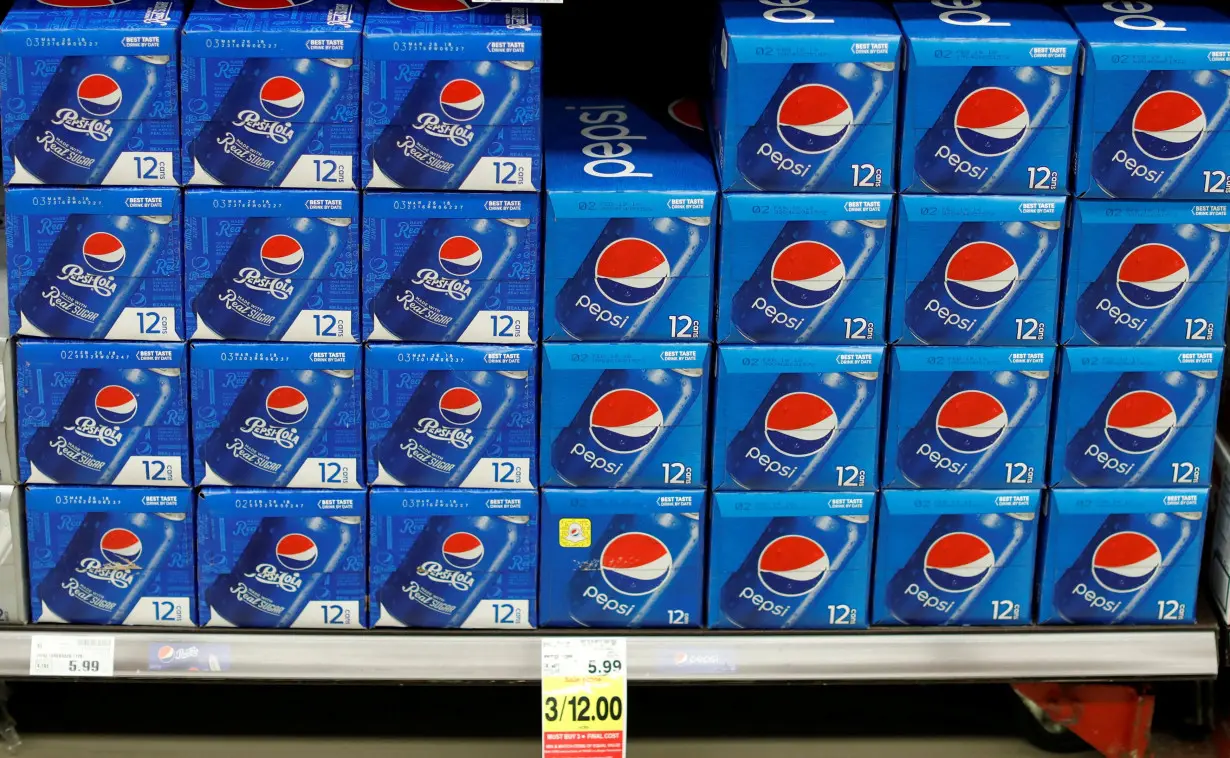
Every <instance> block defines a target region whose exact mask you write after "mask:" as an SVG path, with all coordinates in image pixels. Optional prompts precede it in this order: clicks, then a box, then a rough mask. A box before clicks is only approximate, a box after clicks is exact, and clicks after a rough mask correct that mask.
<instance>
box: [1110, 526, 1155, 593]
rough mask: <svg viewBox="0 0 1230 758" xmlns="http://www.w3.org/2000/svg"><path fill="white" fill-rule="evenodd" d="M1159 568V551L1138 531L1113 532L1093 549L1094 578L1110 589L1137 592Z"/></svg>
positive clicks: (1112, 590)
mask: <svg viewBox="0 0 1230 758" xmlns="http://www.w3.org/2000/svg"><path fill="white" fill-rule="evenodd" d="M1161 567H1162V551H1161V550H1159V549H1158V547H1157V543H1156V542H1154V541H1153V540H1151V539H1149V537H1148V536H1146V535H1143V534H1141V533H1140V532H1116V533H1115V534H1112V535H1110V536H1109V537H1107V538H1106V539H1104V540H1102V542H1101V543H1100V544H1099V545H1098V546H1097V548H1096V549H1095V550H1094V551H1093V578H1094V579H1096V580H1097V582H1098V584H1100V585H1102V586H1103V587H1105V588H1106V589H1108V590H1110V591H1111V592H1136V591H1137V590H1139V589H1142V588H1143V587H1144V586H1145V585H1147V584H1148V583H1149V582H1150V581H1151V580H1152V579H1153V577H1154V576H1155V575H1156V574H1157V572H1158V570H1159V569H1161Z"/></svg>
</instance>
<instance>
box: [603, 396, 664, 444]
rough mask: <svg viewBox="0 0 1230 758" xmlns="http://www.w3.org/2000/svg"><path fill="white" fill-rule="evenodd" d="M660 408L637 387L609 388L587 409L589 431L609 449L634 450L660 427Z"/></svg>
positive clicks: (652, 439)
mask: <svg viewBox="0 0 1230 758" xmlns="http://www.w3.org/2000/svg"><path fill="white" fill-rule="evenodd" d="M662 424H663V418H662V409H661V408H659V407H658V404H657V403H656V402H654V399H653V398H652V397H650V396H649V395H646V394H645V393H644V392H641V391H640V390H630V389H617V390H611V391H610V392H608V393H606V394H605V395H603V396H602V397H600V398H598V402H596V403H594V408H593V410H592V411H590V412H589V434H590V436H591V437H593V438H594V442H597V443H598V444H599V445H601V446H602V447H603V448H604V449H606V450H610V451H611V452H612V453H635V452H636V451H638V450H643V449H645V448H646V447H648V446H649V445H650V444H652V443H653V441H654V440H655V439H657V437H658V433H659V432H661V431H662Z"/></svg>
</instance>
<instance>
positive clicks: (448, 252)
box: [439, 236, 483, 276]
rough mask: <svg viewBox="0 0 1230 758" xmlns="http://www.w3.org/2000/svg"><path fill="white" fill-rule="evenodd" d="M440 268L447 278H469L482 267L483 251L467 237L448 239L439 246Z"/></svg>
mask: <svg viewBox="0 0 1230 758" xmlns="http://www.w3.org/2000/svg"><path fill="white" fill-rule="evenodd" d="M439 256H440V268H442V269H444V272H445V273H446V274H448V275H449V276H470V275H471V274H473V273H474V272H475V271H478V267H479V266H481V265H483V249H482V248H481V247H479V246H478V243H477V242H475V241H474V240H472V239H470V238H469V237H462V236H457V237H449V238H448V239H446V240H444V244H442V245H440V252H439Z"/></svg>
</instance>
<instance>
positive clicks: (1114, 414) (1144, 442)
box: [1106, 390, 1178, 455]
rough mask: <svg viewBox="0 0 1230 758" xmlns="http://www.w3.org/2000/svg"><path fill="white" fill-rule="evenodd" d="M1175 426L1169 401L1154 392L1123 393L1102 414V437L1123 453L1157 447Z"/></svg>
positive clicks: (1149, 449) (1144, 451)
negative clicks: (1104, 433)
mask: <svg viewBox="0 0 1230 758" xmlns="http://www.w3.org/2000/svg"><path fill="white" fill-rule="evenodd" d="M1176 426H1178V416H1177V415H1176V414H1175V412H1174V406H1173V405H1171V404H1170V401H1169V400H1167V399H1166V398H1164V397H1162V396H1161V395H1159V394H1157V393H1156V392H1150V391H1148V390H1135V391H1133V392H1129V393H1127V394H1126V395H1123V396H1122V397H1120V398H1119V399H1118V400H1116V401H1115V402H1114V403H1112V404H1111V406H1110V411H1108V412H1107V414H1106V439H1108V440H1110V444H1112V445H1114V446H1115V447H1116V448H1117V449H1119V450H1122V451H1123V452H1125V453H1132V454H1137V455H1138V454H1140V453H1148V452H1151V451H1153V450H1156V449H1158V448H1159V447H1161V446H1162V445H1163V444H1164V443H1165V442H1166V440H1168V439H1169V438H1170V435H1171V434H1172V433H1173V432H1174V430H1175V427H1176Z"/></svg>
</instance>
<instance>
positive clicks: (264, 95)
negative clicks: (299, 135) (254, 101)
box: [261, 76, 305, 121]
mask: <svg viewBox="0 0 1230 758" xmlns="http://www.w3.org/2000/svg"><path fill="white" fill-rule="evenodd" d="M304 100H305V97H304V94H303V87H300V86H299V82H297V81H295V80H294V79H291V78H290V77H289V76H275V77H273V78H271V79H267V80H266V81H265V83H264V84H262V85H261V107H262V108H264V109H265V113H268V114H269V115H270V116H272V117H273V118H276V119H278V120H281V121H285V120H286V119H288V118H294V117H295V115H296V114H298V113H299V111H301V110H303V102H304Z"/></svg>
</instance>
